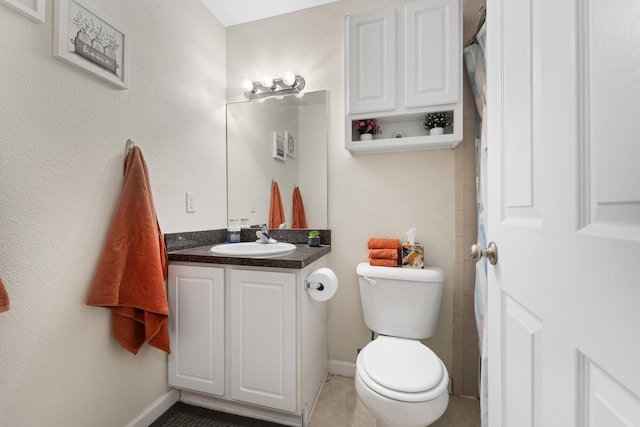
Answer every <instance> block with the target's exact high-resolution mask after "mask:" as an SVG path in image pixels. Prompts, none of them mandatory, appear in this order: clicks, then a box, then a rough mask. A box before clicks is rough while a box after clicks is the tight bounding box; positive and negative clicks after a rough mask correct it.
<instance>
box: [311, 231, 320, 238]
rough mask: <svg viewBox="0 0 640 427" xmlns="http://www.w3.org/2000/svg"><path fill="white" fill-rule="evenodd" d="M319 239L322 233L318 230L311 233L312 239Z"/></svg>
mask: <svg viewBox="0 0 640 427" xmlns="http://www.w3.org/2000/svg"><path fill="white" fill-rule="evenodd" d="M318 237H320V233H319V232H318V230H313V231H310V232H309V238H310V239H317V238H318Z"/></svg>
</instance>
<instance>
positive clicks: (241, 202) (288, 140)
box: [227, 91, 328, 229]
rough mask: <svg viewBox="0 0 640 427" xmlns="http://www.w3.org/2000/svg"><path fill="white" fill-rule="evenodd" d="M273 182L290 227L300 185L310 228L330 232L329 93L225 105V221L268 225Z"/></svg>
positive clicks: (319, 92) (322, 92) (320, 92)
mask: <svg viewBox="0 0 640 427" xmlns="http://www.w3.org/2000/svg"><path fill="white" fill-rule="evenodd" d="M283 145H284V147H283ZM283 148H284V152H283ZM272 180H276V181H277V183H278V186H279V188H280V195H281V197H282V204H283V206H284V212H285V221H286V224H287V225H286V227H287V228H291V224H292V222H293V202H292V198H293V190H294V188H295V187H296V186H298V187H299V188H300V194H301V196H302V201H303V204H304V209H305V214H306V219H307V228H319V229H326V228H328V219H327V93H326V91H318V92H309V93H305V94H304V96H303V97H298V96H295V95H289V96H285V97H284V98H282V99H277V98H268V99H266V100H264V101H263V102H257V101H245V102H238V103H232V104H228V105H227V218H228V219H229V220H231V219H247V220H248V223H249V224H250V225H256V224H267V223H268V221H269V204H270V200H271V182H272ZM243 222H244V221H243Z"/></svg>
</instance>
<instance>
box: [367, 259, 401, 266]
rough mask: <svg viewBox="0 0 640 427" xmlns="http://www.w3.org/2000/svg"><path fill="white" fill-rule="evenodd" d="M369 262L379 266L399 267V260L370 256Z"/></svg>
mask: <svg viewBox="0 0 640 427" xmlns="http://www.w3.org/2000/svg"><path fill="white" fill-rule="evenodd" d="M369 264H370V265H376V266H379V267H397V266H398V260H393V259H377V258H369Z"/></svg>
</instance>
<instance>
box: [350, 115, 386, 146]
mask: <svg viewBox="0 0 640 427" xmlns="http://www.w3.org/2000/svg"><path fill="white" fill-rule="evenodd" d="M353 128H354V129H355V130H357V131H358V133H359V134H360V141H365V140H368V139H372V138H373V135H376V134H378V133H380V132H381V131H380V126H378V121H377V120H376V119H363V120H354V121H353Z"/></svg>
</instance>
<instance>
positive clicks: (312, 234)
mask: <svg viewBox="0 0 640 427" xmlns="http://www.w3.org/2000/svg"><path fill="white" fill-rule="evenodd" d="M308 241H309V246H311V247H312V248H317V247H318V246H320V233H319V232H318V230H312V231H309V240H308Z"/></svg>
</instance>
